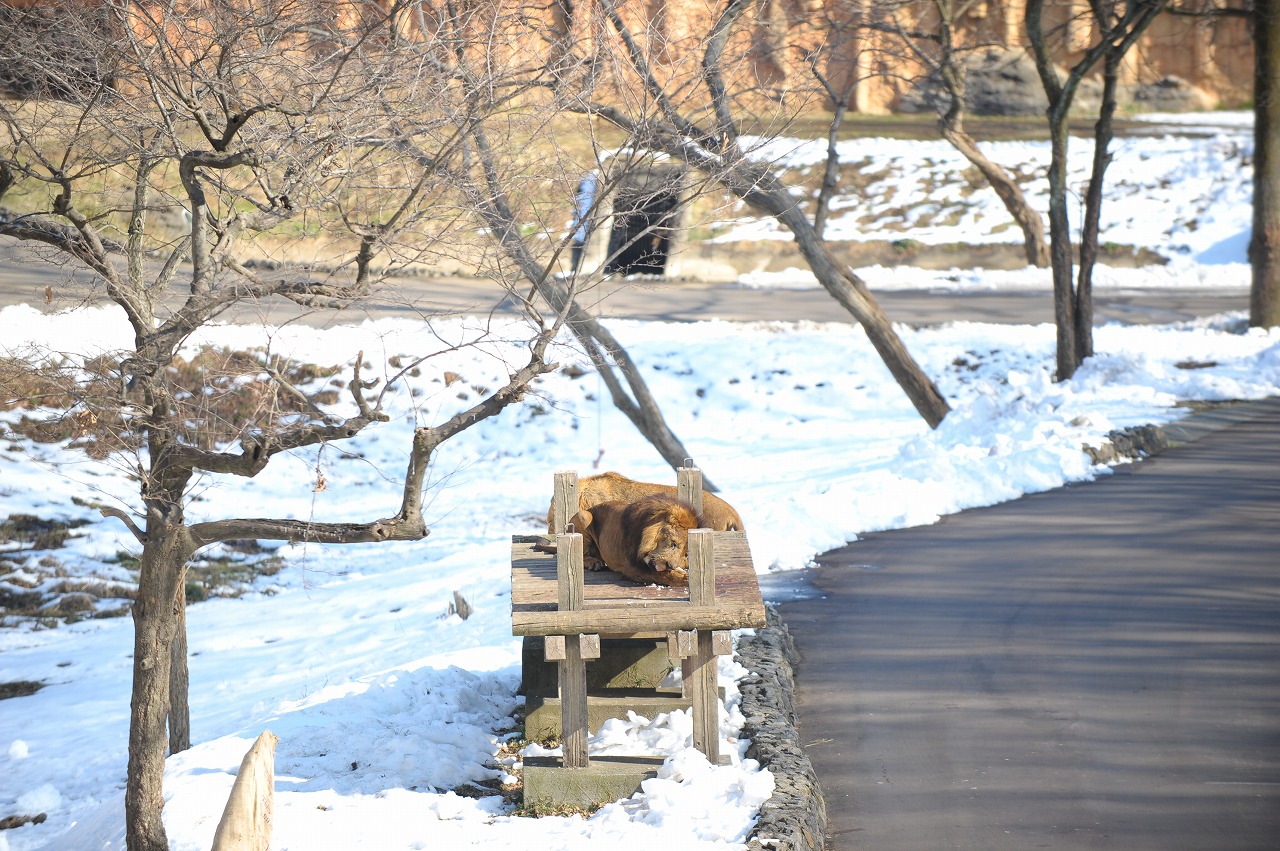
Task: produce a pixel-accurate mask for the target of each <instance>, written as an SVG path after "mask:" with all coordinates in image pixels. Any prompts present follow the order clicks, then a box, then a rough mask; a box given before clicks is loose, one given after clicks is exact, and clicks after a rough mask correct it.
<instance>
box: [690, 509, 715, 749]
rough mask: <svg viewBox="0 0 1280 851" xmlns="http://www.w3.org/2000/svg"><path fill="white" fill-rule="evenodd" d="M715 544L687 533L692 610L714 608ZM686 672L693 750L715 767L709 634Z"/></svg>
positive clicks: (711, 536) (704, 535)
mask: <svg viewBox="0 0 1280 851" xmlns="http://www.w3.org/2000/svg"><path fill="white" fill-rule="evenodd" d="M699 494H701V489H699ZM714 541H715V533H714V532H712V531H711V530H709V529H693V530H691V531H690V532H689V602H690V603H691V604H692V605H694V606H713V605H715V601H716V566H715V560H714V555H715V546H714ZM687 671H688V673H687V675H686V676H687V679H686V681H685V693H686V695H687V696H688V697H689V699H690V700H691V701H692V703H693V746H694V747H695V748H697V749H698V750H700V751H702V753H703V754H705V755H706V757H707V760H708V761H709V762H711V763H712V764H715V763H717V762H719V761H720V707H719V702H720V693H719V677H718V676H717V665H716V654H715V649H714V647H713V646H712V636H711V632H710V631H709V630H705V629H700V630H698V641H697V646H696V647H695V648H694V651H693V656H692V657H691V659H690V661H689V665H688V668H687Z"/></svg>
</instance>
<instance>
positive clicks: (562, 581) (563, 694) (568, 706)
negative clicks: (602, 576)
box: [556, 473, 598, 768]
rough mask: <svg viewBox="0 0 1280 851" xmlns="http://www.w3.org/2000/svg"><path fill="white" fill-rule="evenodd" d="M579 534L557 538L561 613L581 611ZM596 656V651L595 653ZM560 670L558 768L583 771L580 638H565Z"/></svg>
mask: <svg viewBox="0 0 1280 851" xmlns="http://www.w3.org/2000/svg"><path fill="white" fill-rule="evenodd" d="M570 475H572V476H573V477H574V480H573V489H572V496H573V503H572V504H573V505H577V502H578V494H577V491H578V485H577V474H576V473H571V474H570ZM560 477H561V474H560V473H556V496H557V499H556V505H557V506H559V505H560V500H559V495H560V493H561V484H560V483H561V478H560ZM582 570H583V568H582V535H580V534H578V533H576V532H575V533H572V534H562V535H557V536H556V579H557V582H558V583H559V596H560V611H562V612H576V611H578V610H579V609H581V608H582V597H583V587H582ZM597 654H598V651H597ZM557 664H558V665H559V669H560V729H561V731H562V750H563V751H564V757H563V759H562V760H561V765H563V766H564V767H565V768H586V767H587V766H588V765H589V763H590V761H589V759H588V757H587V732H588V731H587V663H586V661H585V660H584V659H583V654H582V636H580V635H566V636H564V658H563V659H561V660H560V661H559V662H558V663H557Z"/></svg>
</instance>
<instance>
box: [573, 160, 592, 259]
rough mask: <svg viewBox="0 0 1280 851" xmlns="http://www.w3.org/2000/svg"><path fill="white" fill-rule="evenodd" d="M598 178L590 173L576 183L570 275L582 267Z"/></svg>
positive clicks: (589, 233)
mask: <svg viewBox="0 0 1280 851" xmlns="http://www.w3.org/2000/svg"><path fill="white" fill-rule="evenodd" d="M598 185H599V178H598V177H597V176H596V173H595V172H594V171H593V172H590V173H589V174H587V175H586V176H585V177H583V178H582V180H580V181H578V188H577V190H576V192H575V194H574V202H573V241H572V243H571V248H570V254H569V264H570V270H571V273H572V274H575V275H576V274H577V273H578V270H579V269H580V268H581V267H582V256H583V253H584V251H585V249H586V247H587V238H588V237H590V236H591V205H592V204H594V203H595V200H596V189H597V187H598Z"/></svg>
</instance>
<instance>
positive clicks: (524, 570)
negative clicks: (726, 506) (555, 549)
mask: <svg viewBox="0 0 1280 851" xmlns="http://www.w3.org/2000/svg"><path fill="white" fill-rule="evenodd" d="M712 534H713V536H714V538H713V540H714V546H713V552H712V560H713V563H714V564H715V605H714V606H706V607H699V606H691V605H690V603H689V589H687V588H675V587H670V586H665V585H637V584H635V583H634V582H632V581H630V580H629V579H626V578H625V577H622V576H619V575H618V574H616V573H613V572H612V571H590V572H588V573H586V574H585V575H584V577H583V607H582V610H581V611H580V612H578V613H576V614H575V613H565V612H557V611H556V607H557V605H558V603H559V597H560V592H559V580H558V576H557V570H556V562H557V558H558V554H557V555H552V554H550V553H546V552H541V551H538V550H535V549H534V547H535V546H537V545H538V544H537V542H536V541H530V540H528V539H527V538H525V539H521V540H515V539H513V542H512V546H511V610H512V615H511V619H512V632H513V633H514V634H515V635H568V634H571V633H600V634H604V635H609V636H619V635H637V634H642V635H645V636H652V635H654V634H655V633H656V634H658V635H659V636H661V635H664V634H665V633H667V632H674V631H676V630H681V629H695V628H697V629H712V630H715V629H721V630H725V629H738V628H741V627H760V626H764V623H765V615H764V603H763V601H762V600H761V598H760V586H759V583H758V581H757V577H756V573H755V567H754V566H753V564H752V561H751V550H750V547H749V545H748V543H747V539H746V535H744V534H743V533H742V532H715V533H712Z"/></svg>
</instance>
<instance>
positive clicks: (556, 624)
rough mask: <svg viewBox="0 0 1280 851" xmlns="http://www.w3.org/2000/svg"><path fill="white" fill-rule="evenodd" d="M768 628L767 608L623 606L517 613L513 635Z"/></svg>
mask: <svg viewBox="0 0 1280 851" xmlns="http://www.w3.org/2000/svg"><path fill="white" fill-rule="evenodd" d="M764 625H765V614H764V605H763V604H760V603H757V604H755V605H750V606H746V605H744V606H738V605H733V606H729V605H726V603H725V602H724V601H721V602H719V603H718V604H717V605H715V606H690V605H684V606H663V607H661V608H657V607H654V608H649V609H643V608H638V607H635V606H619V607H610V608H602V609H593V608H586V609H583V610H582V611H580V612H514V613H513V614H512V615H511V632H512V634H513V635H581V634H583V633H587V632H593V633H602V634H605V635H630V634H633V633H642V632H643V633H648V632H656V633H668V632H675V631H676V630H681V629H706V630H716V629H741V628H743V627H762V626H764Z"/></svg>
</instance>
